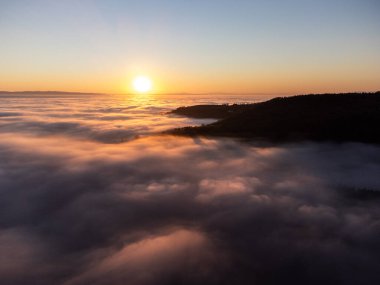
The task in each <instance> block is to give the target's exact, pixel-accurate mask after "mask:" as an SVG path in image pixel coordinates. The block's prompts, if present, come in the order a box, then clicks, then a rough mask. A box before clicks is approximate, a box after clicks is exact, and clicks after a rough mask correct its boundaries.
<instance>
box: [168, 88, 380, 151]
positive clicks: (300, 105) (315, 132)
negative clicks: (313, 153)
mask: <svg viewBox="0 0 380 285" xmlns="http://www.w3.org/2000/svg"><path fill="white" fill-rule="evenodd" d="M172 113H173V114H177V115H184V116H189V117H194V118H218V119H220V120H219V121H217V122H215V123H212V124H209V125H203V126H199V127H185V128H180V129H174V130H171V131H169V132H170V133H171V134H175V135H186V136H224V137H236V138H244V139H251V138H252V139H257V140H262V141H269V142H293V141H310V140H311V141H337V142H345V141H355V142H365V143H380V92H376V93H342V94H311V95H298V96H292V97H279V98H274V99H271V100H269V101H266V102H261V103H255V104H243V105H236V104H234V105H198V106H190V107H181V108H178V109H176V110H174V111H172Z"/></svg>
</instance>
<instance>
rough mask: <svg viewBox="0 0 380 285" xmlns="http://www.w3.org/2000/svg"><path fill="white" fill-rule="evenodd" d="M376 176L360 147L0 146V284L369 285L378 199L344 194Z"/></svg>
mask: <svg viewBox="0 0 380 285" xmlns="http://www.w3.org/2000/svg"><path fill="white" fill-rule="evenodd" d="M378 173H380V149H379V148H378V147H376V146H370V145H364V144H340V145H337V144H312V143H308V144H307V143H305V144H295V145H287V146H281V147H257V146H250V145H247V144H241V143H239V142H236V141H233V140H223V139H221V140H207V139H196V140H193V139H187V138H178V137H170V136H152V137H148V138H142V139H137V140H132V141H129V142H125V143H120V144H102V143H99V142H98V141H97V140H91V139H90V137H88V139H87V140H82V139H80V138H75V137H72V136H67V135H63V134H59V135H49V136H41V135H39V134H37V136H32V135H26V134H25V133H23V132H21V133H20V134H15V133H12V134H7V133H3V134H1V135H0V193H1V200H0V226H1V228H0V241H1V243H0V244H1V252H2V256H1V258H0V268H2V269H0V279H1V280H2V284H6V285H8V284H9V285H10V284H12V285H23V284H30V280H35V283H34V284H41V285H45V284H62V285H74V284H75V285H77V284H114V285H119V284H120V285H121V284H126V283H128V284H132V285H134V284H137V285H140V284H142V285H145V284H279V283H283V282H285V283H293V284H321V283H323V282H327V283H332V282H334V283H335V284H359V283H360V284H375V283H377V282H378V281H379V277H378V271H379V256H380V248H379V246H378V239H379V236H380V222H379V220H380V208H379V201H380V200H378V199H377V198H376V195H375V198H373V199H356V198H353V197H352V195H351V196H350V195H346V194H347V193H351V192H352V191H353V192H354V193H356V192H357V191H364V192H368V191H370V192H371V191H372V192H373V191H379V190H380V182H379V179H378ZM372 192H371V193H372ZM376 193H378V192H376Z"/></svg>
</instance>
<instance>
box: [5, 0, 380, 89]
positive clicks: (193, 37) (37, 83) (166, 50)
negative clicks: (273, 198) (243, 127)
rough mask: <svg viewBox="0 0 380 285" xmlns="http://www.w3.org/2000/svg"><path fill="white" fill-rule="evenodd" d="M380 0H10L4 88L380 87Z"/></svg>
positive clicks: (6, 17)
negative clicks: (135, 82)
mask: <svg viewBox="0 0 380 285" xmlns="http://www.w3.org/2000/svg"><path fill="white" fill-rule="evenodd" d="M379 13H380V1H378V0H318V1H315V0H234V1H232V0H229V1H227V0H192V1H189V0H136V1H134V0H133V1H128V0H124V1H123V0H102V1H101V0H62V1H52V0H50V1H49V0H0V39H1V44H0V90H64V91H86V92H87V91H88V92H111V93H113V92H115V93H122V92H129V91H130V88H129V86H130V81H131V79H132V78H133V77H134V76H135V75H137V74H146V75H148V76H150V77H151V78H152V79H153V80H154V82H155V90H154V91H156V92H190V93H206V92H226V93H228V92H231V93H240V92H242V93H282V94H287V93H289V94H292V93H311V92H343V91H374V90H379V89H380V17H379Z"/></svg>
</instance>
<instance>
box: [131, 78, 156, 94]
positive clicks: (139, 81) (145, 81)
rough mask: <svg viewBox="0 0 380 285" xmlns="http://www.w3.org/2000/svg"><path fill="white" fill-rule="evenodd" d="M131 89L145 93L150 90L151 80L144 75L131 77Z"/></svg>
mask: <svg viewBox="0 0 380 285" xmlns="http://www.w3.org/2000/svg"><path fill="white" fill-rule="evenodd" d="M133 89H134V90H135V91H136V92H138V93H147V92H149V91H150V90H152V81H151V80H150V79H149V78H148V77H146V76H137V77H136V78H135V79H133Z"/></svg>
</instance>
